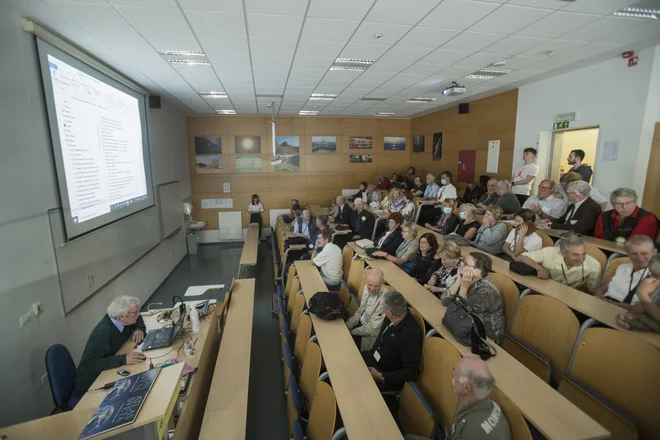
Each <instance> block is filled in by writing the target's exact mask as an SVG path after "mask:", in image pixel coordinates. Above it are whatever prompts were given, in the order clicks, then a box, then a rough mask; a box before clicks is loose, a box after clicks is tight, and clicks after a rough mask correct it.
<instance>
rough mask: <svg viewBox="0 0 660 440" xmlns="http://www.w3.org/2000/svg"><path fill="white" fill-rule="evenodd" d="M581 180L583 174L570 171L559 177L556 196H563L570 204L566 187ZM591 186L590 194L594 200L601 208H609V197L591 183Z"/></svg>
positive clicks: (565, 201)
mask: <svg viewBox="0 0 660 440" xmlns="http://www.w3.org/2000/svg"><path fill="white" fill-rule="evenodd" d="M580 180H583V179H582V176H580V175H579V174H578V173H573V172H570V173H566V174H564V175H562V176H561V177H560V178H559V185H558V186H557V187H556V191H557V192H556V193H555V197H561V198H562V199H563V200H564V203H566V204H567V205H568V204H569V203H570V202H569V201H568V196H567V195H566V188H568V185H569V184H571V183H573V182H578V181H580ZM587 183H588V182H587ZM589 187H590V188H591V191H590V192H589V196H590V197H591V198H592V199H594V201H595V202H596V203H598V204H599V205H600V208H601V209H602V210H603V211H604V210H605V208H607V199H606V198H605V196H603V195H602V194H601V193H600V192H599V191H598V190H597V189H596V188H595V187H594V186H593V185H591V184H589Z"/></svg>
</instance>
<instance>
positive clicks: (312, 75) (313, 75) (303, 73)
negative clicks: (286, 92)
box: [289, 65, 327, 79]
mask: <svg viewBox="0 0 660 440" xmlns="http://www.w3.org/2000/svg"><path fill="white" fill-rule="evenodd" d="M326 72H327V70H326V69H301V68H298V67H296V66H295V65H294V66H293V67H292V68H291V74H290V75H289V78H305V79H321V78H322V77H323V75H325V73H326Z"/></svg>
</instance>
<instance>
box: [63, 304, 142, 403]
mask: <svg viewBox="0 0 660 440" xmlns="http://www.w3.org/2000/svg"><path fill="white" fill-rule="evenodd" d="M146 330H147V327H146V326H145V325H144V321H143V320H142V316H140V300H139V299H137V298H134V297H132V296H120V297H118V298H115V299H114V300H112V302H111V303H110V305H109V306H108V309H107V314H106V315H105V316H103V318H102V319H101V321H100V322H99V323H98V324H97V325H96V327H95V328H94V330H92V334H91V335H90V336H89V339H88V340H87V345H85V350H84V351H83V354H82V358H81V359H80V363H79V364H78V370H77V371H76V386H75V389H74V396H75V397H77V398H78V400H79V399H80V398H81V397H82V396H83V395H84V394H85V393H86V392H87V390H88V389H89V387H90V386H91V385H92V384H93V383H94V381H95V380H96V378H97V377H98V376H99V374H101V372H102V371H104V370H111V369H113V368H119V367H121V366H122V365H134V364H139V363H141V362H144V360H145V359H146V357H145V356H144V354H142V353H141V352H139V351H131V352H129V353H127V354H120V355H118V354H116V353H117V351H118V350H119V349H120V348H121V347H122V345H124V343H125V342H126V341H128V340H129V339H130V340H131V341H133V342H134V343H136V344H138V343H140V342H142V341H143V340H144V336H145V331H146ZM76 403H77V401H76Z"/></svg>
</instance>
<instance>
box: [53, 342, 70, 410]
mask: <svg viewBox="0 0 660 440" xmlns="http://www.w3.org/2000/svg"><path fill="white" fill-rule="evenodd" d="M46 373H47V374H48V382H49V383H50V392H51V393H52V394H53V403H55V409H54V410H53V411H52V412H51V415H52V414H57V413H61V412H65V411H70V410H72V409H73V408H72V406H75V404H73V401H74V400H75V399H72V397H73V388H74V386H75V384H76V364H75V363H74V362H73V358H71V353H69V350H68V349H67V348H66V347H65V346H64V345H62V344H54V345H51V346H50V348H49V349H48V351H46ZM70 401H71V403H72V404H73V405H72V406H70V405H69V402H70ZM75 403H77V402H75Z"/></svg>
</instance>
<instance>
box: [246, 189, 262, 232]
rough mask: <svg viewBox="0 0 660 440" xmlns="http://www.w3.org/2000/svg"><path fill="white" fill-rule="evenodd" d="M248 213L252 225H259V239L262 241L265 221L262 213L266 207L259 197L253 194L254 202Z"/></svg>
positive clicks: (250, 205) (249, 206) (251, 203)
mask: <svg viewBox="0 0 660 440" xmlns="http://www.w3.org/2000/svg"><path fill="white" fill-rule="evenodd" d="M248 212H249V213H250V223H259V239H261V226H262V224H263V220H262V218H261V213H262V212H264V205H262V204H261V201H260V200H259V195H257V194H252V201H251V202H250V204H249V205H248Z"/></svg>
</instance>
